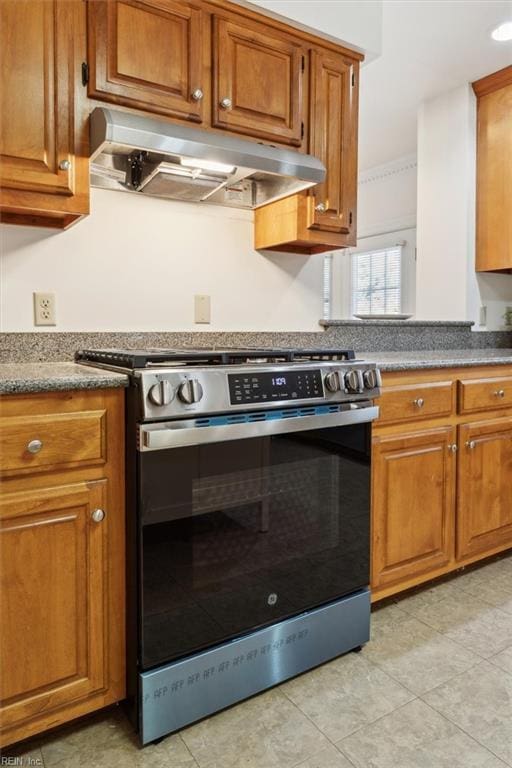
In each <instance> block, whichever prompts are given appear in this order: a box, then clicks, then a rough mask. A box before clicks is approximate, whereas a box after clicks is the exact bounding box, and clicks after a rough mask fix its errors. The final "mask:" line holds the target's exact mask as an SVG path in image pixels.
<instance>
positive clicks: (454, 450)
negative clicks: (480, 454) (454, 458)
mask: <svg viewBox="0 0 512 768" xmlns="http://www.w3.org/2000/svg"><path fill="white" fill-rule="evenodd" d="M448 450H449V451H451V452H452V453H457V451H458V450H459V446H458V445H456V444H455V443H453V444H452V445H449V446H448Z"/></svg>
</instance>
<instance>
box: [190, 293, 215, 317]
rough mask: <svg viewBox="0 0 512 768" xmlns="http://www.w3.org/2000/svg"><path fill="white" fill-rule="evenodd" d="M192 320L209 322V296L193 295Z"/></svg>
mask: <svg viewBox="0 0 512 768" xmlns="http://www.w3.org/2000/svg"><path fill="white" fill-rule="evenodd" d="M194 322H195V323H209V322H211V297H210V296H208V295H204V294H196V295H195V296H194Z"/></svg>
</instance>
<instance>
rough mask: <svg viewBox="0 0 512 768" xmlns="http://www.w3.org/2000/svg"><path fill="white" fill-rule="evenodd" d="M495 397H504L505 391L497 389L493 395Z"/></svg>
mask: <svg viewBox="0 0 512 768" xmlns="http://www.w3.org/2000/svg"><path fill="white" fill-rule="evenodd" d="M494 396H495V397H505V390H504V389H498V390H497V392H495V393H494Z"/></svg>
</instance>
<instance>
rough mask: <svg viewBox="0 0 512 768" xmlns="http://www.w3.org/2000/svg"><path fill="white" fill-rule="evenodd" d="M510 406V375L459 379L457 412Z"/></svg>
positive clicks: (511, 402)
mask: <svg viewBox="0 0 512 768" xmlns="http://www.w3.org/2000/svg"><path fill="white" fill-rule="evenodd" d="M496 408H512V376H505V377H503V378H496V379H473V380H469V381H459V412H460V413H474V412H475V411H494V410H495V409H496Z"/></svg>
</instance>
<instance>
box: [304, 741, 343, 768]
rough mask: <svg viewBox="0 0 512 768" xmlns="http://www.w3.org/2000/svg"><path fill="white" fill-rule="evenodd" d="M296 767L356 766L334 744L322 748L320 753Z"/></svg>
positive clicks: (328, 767)
mask: <svg viewBox="0 0 512 768" xmlns="http://www.w3.org/2000/svg"><path fill="white" fill-rule="evenodd" d="M296 768H354V766H353V765H352V763H351V762H350V760H348V759H347V758H346V757H345V755H342V754H341V752H340V751H339V750H338V749H336V747H333V746H332V744H331V745H330V746H328V747H326V748H325V749H322V751H321V752H319V753H318V755H315V756H314V757H310V758H309V759H308V760H306V762H304V763H300V764H299V765H297V766H296Z"/></svg>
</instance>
